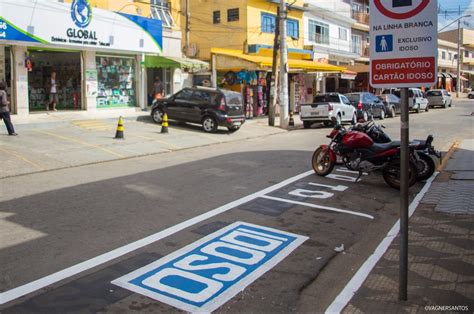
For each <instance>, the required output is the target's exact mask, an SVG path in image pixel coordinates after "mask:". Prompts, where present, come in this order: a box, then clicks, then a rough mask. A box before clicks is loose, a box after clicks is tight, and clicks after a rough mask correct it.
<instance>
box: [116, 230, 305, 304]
mask: <svg viewBox="0 0 474 314" xmlns="http://www.w3.org/2000/svg"><path fill="white" fill-rule="evenodd" d="M307 239H308V237H306V236H301V235H297V234H294V233H289V232H285V231H281V230H277V229H273V228H268V227H263V226H258V225H254V224H250V223H246V222H240V221H238V222H235V223H233V224H231V225H229V226H227V227H225V228H222V229H220V230H218V231H216V232H214V233H212V234H210V235H208V236H206V237H204V238H202V239H200V240H198V241H196V242H194V243H192V244H189V245H187V246H185V247H183V248H182V249H179V250H178V251H175V252H173V253H171V254H169V255H167V256H165V257H163V258H161V259H159V260H157V261H155V262H153V263H151V264H149V265H146V266H144V267H141V268H139V269H137V270H134V271H132V272H131V273H129V274H127V275H125V276H122V277H120V278H118V279H115V280H113V281H112V284H115V285H118V286H120V287H122V288H125V289H128V290H130V291H133V292H135V293H139V294H142V295H145V296H148V297H150V298H152V299H154V300H157V301H161V302H163V303H166V304H169V305H171V306H174V307H176V308H178V309H181V310H184V311H189V312H193V313H195V312H199V313H209V312H212V311H214V310H216V309H217V308H219V307H220V306H221V305H223V304H224V303H226V302H227V301H229V300H230V299H231V298H233V297H234V296H235V295H237V294H238V293H239V292H241V291H242V290H244V289H245V288H246V287H247V286H249V285H250V284H251V283H253V282H254V281H255V280H257V279H258V278H259V277H260V276H262V275H263V274H265V273H266V272H267V271H269V270H271V269H272V268H273V267H274V266H276V265H277V264H278V263H279V262H281V261H282V260H283V259H285V258H286V257H287V256H288V255H289V254H290V253H291V252H292V251H294V250H295V249H296V248H297V247H299V246H300V245H301V244H303V242H304V241H306V240H307Z"/></svg>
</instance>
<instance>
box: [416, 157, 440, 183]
mask: <svg viewBox="0 0 474 314" xmlns="http://www.w3.org/2000/svg"><path fill="white" fill-rule="evenodd" d="M418 157H420V160H419V161H418V162H419V164H420V170H418V181H423V180H427V179H429V178H430V177H431V176H432V175H433V173H434V172H435V170H436V165H435V162H434V161H433V158H431V157H430V156H429V155H427V154H425V153H418ZM421 166H422V167H421Z"/></svg>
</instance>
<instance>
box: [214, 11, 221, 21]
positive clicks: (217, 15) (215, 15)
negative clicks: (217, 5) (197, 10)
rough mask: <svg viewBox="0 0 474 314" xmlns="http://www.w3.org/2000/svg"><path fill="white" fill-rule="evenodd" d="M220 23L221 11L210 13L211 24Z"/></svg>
mask: <svg viewBox="0 0 474 314" xmlns="http://www.w3.org/2000/svg"><path fill="white" fill-rule="evenodd" d="M220 22H221V11H214V12H212V23H214V24H219V23H220Z"/></svg>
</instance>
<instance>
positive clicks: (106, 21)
mask: <svg viewBox="0 0 474 314" xmlns="http://www.w3.org/2000/svg"><path fill="white" fill-rule="evenodd" d="M162 31H163V27H162V24H161V21H159V20H155V19H149V18H144V17H141V16H137V15H129V14H124V13H121V12H111V11H107V10H102V9H97V8H93V7H92V6H91V5H90V2H89V0H74V1H72V3H71V4H67V3H58V2H53V1H47V0H38V1H29V0H14V1H13V0H2V1H1V2H0V42H1V41H2V40H5V41H15V42H19V43H20V44H21V43H25V44H28V45H33V44H44V45H54V46H56V45H57V46H73V47H85V48H96V49H106V50H121V51H133V52H143V53H161V52H162V47H163V39H162Z"/></svg>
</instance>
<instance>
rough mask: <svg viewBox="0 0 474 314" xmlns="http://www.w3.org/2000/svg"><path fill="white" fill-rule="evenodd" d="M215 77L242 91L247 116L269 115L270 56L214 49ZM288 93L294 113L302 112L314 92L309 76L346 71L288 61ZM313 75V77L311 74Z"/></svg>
mask: <svg viewBox="0 0 474 314" xmlns="http://www.w3.org/2000/svg"><path fill="white" fill-rule="evenodd" d="M211 54H212V59H213V72H214V73H213V77H215V78H214V80H215V84H216V86H218V87H224V88H227V89H231V90H234V91H237V92H241V93H242V96H243V99H244V102H245V105H246V116H247V118H251V117H254V116H259V115H263V114H266V113H268V107H269V100H270V99H269V97H268V95H269V94H270V93H269V86H270V75H271V68H272V62H273V59H272V58H271V57H268V56H260V55H249V54H244V53H242V52H241V51H239V50H232V49H222V48H213V49H211ZM288 68H289V84H288V93H289V100H290V107H289V108H288V109H289V110H291V111H294V112H298V108H299V105H300V104H301V103H302V102H305V101H306V99H308V97H309V96H308V92H310V93H313V88H312V84H311V85H309V86H308V85H307V83H306V81H307V76H308V75H311V76H312V77H316V73H317V72H342V71H344V70H345V68H343V67H339V66H334V65H330V64H323V63H320V62H316V61H310V60H303V59H291V58H290V59H288ZM307 73H313V74H307Z"/></svg>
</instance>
